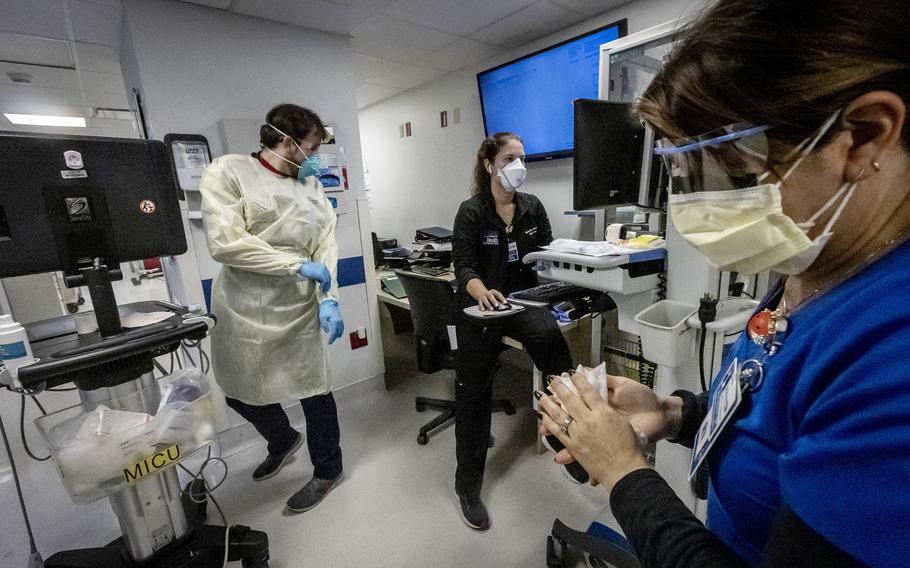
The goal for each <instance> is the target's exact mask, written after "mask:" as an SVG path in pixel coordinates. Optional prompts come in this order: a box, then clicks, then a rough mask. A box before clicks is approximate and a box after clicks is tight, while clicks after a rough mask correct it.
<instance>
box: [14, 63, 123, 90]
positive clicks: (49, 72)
mask: <svg viewBox="0 0 910 568" xmlns="http://www.w3.org/2000/svg"><path fill="white" fill-rule="evenodd" d="M7 73H27V74H29V75H31V82H30V83H29V84H28V85H23V84H21V83H19V84H17V83H14V82H13V81H12V80H11V79H10V78H9V77H8V76H7ZM0 83H3V84H4V85H17V86H18V87H19V88H28V87H29V86H31V87H50V88H54V89H78V88H79V76H78V74H77V73H76V71H75V70H73V69H56V68H53V67H35V66H32V65H16V64H11V63H0ZM122 88H123V87H122V86H121V89H122Z"/></svg>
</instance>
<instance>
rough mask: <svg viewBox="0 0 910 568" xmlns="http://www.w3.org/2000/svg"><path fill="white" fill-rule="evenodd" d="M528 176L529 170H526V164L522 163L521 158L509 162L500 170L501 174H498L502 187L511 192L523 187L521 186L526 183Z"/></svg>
mask: <svg viewBox="0 0 910 568" xmlns="http://www.w3.org/2000/svg"><path fill="white" fill-rule="evenodd" d="M527 176H528V170H527V168H525V166H524V164H522V163H521V158H515V159H514V160H512V161H511V162H509V163H508V164H506V165H505V166H504V167H503V168H502V169H501V170H499V173H498V174H497V177H499V182H500V183H501V184H502V187H503V188H505V190H506V191H509V192H512V191H515V190H516V189H518V188H519V187H521V184H523V183H524V182H525V178H526V177H527Z"/></svg>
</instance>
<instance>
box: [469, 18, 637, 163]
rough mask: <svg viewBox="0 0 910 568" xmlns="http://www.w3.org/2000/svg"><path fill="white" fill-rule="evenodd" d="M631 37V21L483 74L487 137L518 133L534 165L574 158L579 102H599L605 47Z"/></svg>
mask: <svg viewBox="0 0 910 568" xmlns="http://www.w3.org/2000/svg"><path fill="white" fill-rule="evenodd" d="M626 33H627V22H626V20H620V21H618V22H614V23H612V24H609V25H606V26H604V27H602V28H598V29H596V30H594V31H591V32H588V33H586V34H583V35H580V36H577V37H574V38H572V39H569V40H566V41H564V42H562V43H559V44H557V45H554V46H552V47H548V48H546V49H543V50H541V51H538V52H536V53H532V54H530V55H526V56H524V57H521V58H519V59H516V60H514V61H510V62H509V63H506V64H504V65H500V66H498V67H494V68H492V69H488V70H486V71H483V72H481V73H478V74H477V85H478V87H479V89H480V104H481V107H482V110H483V122H484V128H485V129H486V134H487V136H490V135H492V134H495V133H497V132H514V133H516V134H518V135H519V136H521V137H522V139H523V140H524V146H525V154H526V155H527V159H528V161H534V160H549V159H552V158H565V157H568V156H571V155H572V143H573V112H572V101H574V100H575V99H596V98H597V96H598V93H597V88H598V72H599V68H600V46H601V45H603V44H605V43H608V42H611V41H613V40H615V39H618V38H620V37H623V36H625V35H626Z"/></svg>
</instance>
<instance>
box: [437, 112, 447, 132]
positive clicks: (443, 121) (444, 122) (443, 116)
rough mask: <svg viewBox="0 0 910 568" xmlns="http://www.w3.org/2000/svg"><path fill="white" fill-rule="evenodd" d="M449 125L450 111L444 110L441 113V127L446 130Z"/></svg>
mask: <svg viewBox="0 0 910 568" xmlns="http://www.w3.org/2000/svg"><path fill="white" fill-rule="evenodd" d="M448 125H449V111H447V110H444V111H442V112H441V113H439V126H440V127H441V128H445V127H446V126H448Z"/></svg>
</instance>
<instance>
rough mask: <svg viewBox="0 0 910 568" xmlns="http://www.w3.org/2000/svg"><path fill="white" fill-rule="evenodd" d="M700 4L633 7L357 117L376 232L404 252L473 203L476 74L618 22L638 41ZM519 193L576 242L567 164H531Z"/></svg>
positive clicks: (670, 0)
mask: <svg viewBox="0 0 910 568" xmlns="http://www.w3.org/2000/svg"><path fill="white" fill-rule="evenodd" d="M700 3H701V0H638V1H637V2H633V3H630V4H626V5H625V6H621V7H619V8H616V9H614V10H610V11H608V12H605V13H604V14H601V15H600V16H596V17H594V18H592V19H591V20H589V21H587V22H585V23H582V24H578V25H576V26H572V27H570V28H568V29H566V30H563V31H562V32H559V33H556V34H553V35H550V36H547V37H545V38H542V39H540V40H538V41H535V42H532V43H530V44H528V45H526V46H523V47H521V48H518V49H516V50H513V51H510V52H508V53H506V54H504V55H502V56H498V57H496V58H492V59H489V60H487V61H484V62H482V63H479V64H477V65H473V66H470V67H467V68H465V69H462V70H459V71H455V72H453V73H450V74H448V75H446V76H444V77H442V78H440V79H437V80H436V81H433V82H431V83H427V84H425V85H422V86H420V87H417V88H415V89H412V90H409V91H405V92H404V93H402V94H400V95H397V96H395V97H392V98H390V99H387V100H385V101H381V102H379V103H377V104H375V105H372V106H369V107H366V108H364V109H362V110H361V111H360V131H361V140H362V143H363V155H364V160H365V163H366V165H367V168H368V169H369V174H368V175H369V183H370V187H371V189H372V192H373V209H372V220H373V227H374V230H375V231H376V232H377V233H379V234H380V235H382V236H390V237H396V238H398V240H399V243H402V244H406V243H410V242H411V239H412V238H413V236H414V229H416V228H418V227H425V226H432V225H439V226H443V227H449V228H451V227H452V223H453V220H454V218H455V213H456V211H457V210H458V205H459V203H461V201H463V200H464V199H467V198H468V197H469V196H470V184H471V172H472V168H473V164H474V155H475V152H476V151H477V148H478V147H479V146H480V142H481V141H482V140H483V135H484V131H483V116H482V115H481V110H480V98H479V95H478V92H477V78H476V74H477V73H478V72H479V71H482V70H484V69H489V68H490V67H494V66H496V65H499V64H501V63H505V62H507V61H511V60H512V59H515V58H517V57H521V56H522V55H525V54H528V53H532V52H534V51H537V50H539V49H542V48H545V47H547V46H549V45H552V44H554V43H558V42H560V41H563V40H565V39H568V38H570V37H573V36H576V35H578V34H581V33H584V32H586V31H590V30H593V29H595V28H598V27H600V26H603V25H606V24H608V23H610V22H613V21H616V20H619V19H622V18H626V19H628V24H629V33H635V32H638V31H641V30H644V29H647V28H650V27H653V26H656V25H658V24H662V23H664V22H666V21H668V20H672V19H675V18H678V17H680V16H687V15H690V14H691V13H692V12H693V10H694V7H693V6H696V5H699V4H700ZM541 87H542V88H545V86H544V85H542V86H541ZM455 107H460V108H461V124H452V110H453V109H454V108H455ZM443 110H448V111H449V126H448V127H447V128H440V126H439V113H440V111H443ZM408 121H410V122H411V124H412V132H413V136H411V137H409V138H408V137H405V138H399V136H398V125H399V124H401V123H403V122H408ZM519 134H520V133H519ZM522 190H523V191H527V192H529V193H533V194H535V195H537V196H538V197H539V198H540V200H541V201H542V202H543V204H544V206H545V207H546V208H547V212H548V213H549V216H550V222H551V224H552V225H553V233H554V235H555V236H563V237H575V238H577V237H578V236H579V221H578V218H577V217H568V216H565V215H563V212H564V211H569V210H571V209H572V160H571V158H567V159H562V160H552V161H548V162H533V163H530V164H528V179H527V181H526V182H525V184H524V186H523V187H522Z"/></svg>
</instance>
